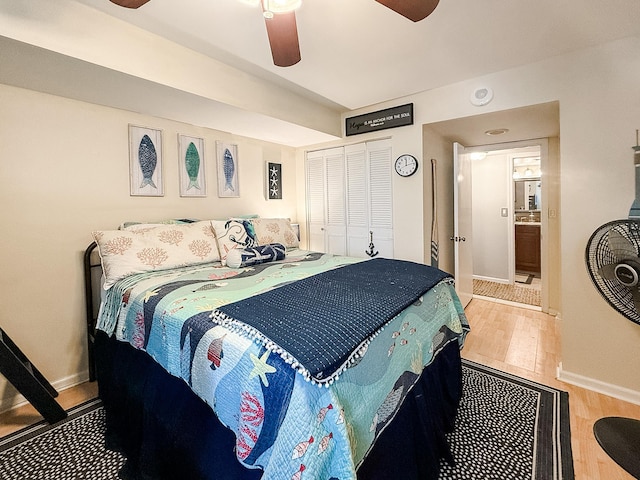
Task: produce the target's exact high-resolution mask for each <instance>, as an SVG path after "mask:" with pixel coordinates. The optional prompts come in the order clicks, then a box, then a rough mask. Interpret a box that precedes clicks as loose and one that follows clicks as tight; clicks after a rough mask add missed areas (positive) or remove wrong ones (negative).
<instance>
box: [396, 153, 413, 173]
mask: <svg viewBox="0 0 640 480" xmlns="http://www.w3.org/2000/svg"><path fill="white" fill-rule="evenodd" d="M395 168H396V173H397V174H398V175H400V176H401V177H410V176H411V175H413V174H414V173H416V170H418V160H417V159H416V157H414V156H413V155H409V154H406V153H405V154H404V155H400V156H399V157H398V158H397V159H396V163H395Z"/></svg>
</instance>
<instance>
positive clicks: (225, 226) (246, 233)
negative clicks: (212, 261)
mask: <svg viewBox="0 0 640 480" xmlns="http://www.w3.org/2000/svg"><path fill="white" fill-rule="evenodd" d="M211 226H212V227H213V231H214V233H215V234H216V239H217V240H218V250H219V251H220V261H221V262H222V265H226V259H227V254H228V253H229V252H230V251H231V250H234V249H236V248H240V249H242V248H245V247H255V246H256V245H257V244H258V242H257V241H256V235H255V232H254V230H253V225H251V222H250V221H249V220H244V219H241V218H230V219H228V220H225V221H222V220H211Z"/></svg>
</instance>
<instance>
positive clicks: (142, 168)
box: [129, 125, 164, 197]
mask: <svg viewBox="0 0 640 480" xmlns="http://www.w3.org/2000/svg"><path fill="white" fill-rule="evenodd" d="M129 177H130V185H131V195H142V196H148V197H162V196H163V195H164V183H163V178H162V130H156V129H154V128H146V127H139V126H137V125H129Z"/></svg>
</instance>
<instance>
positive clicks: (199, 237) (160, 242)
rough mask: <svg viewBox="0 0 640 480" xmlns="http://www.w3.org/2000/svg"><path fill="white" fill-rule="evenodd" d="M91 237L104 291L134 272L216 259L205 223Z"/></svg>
mask: <svg viewBox="0 0 640 480" xmlns="http://www.w3.org/2000/svg"><path fill="white" fill-rule="evenodd" d="M93 238H94V239H95V241H96V243H97V244H98V250H99V252H100V259H101V261H102V270H103V272H104V276H105V284H104V288H105V290H106V289H109V288H111V286H112V285H113V284H114V283H115V282H117V281H118V280H120V279H122V278H124V277H126V276H128V275H132V274H134V273H141V272H147V271H155V270H166V269H169V268H176V267H184V266H188V265H198V264H201V263H207V262H216V261H218V260H220V254H219V252H218V246H217V244H216V240H215V236H214V234H213V230H212V228H211V222H209V221H202V222H195V223H188V224H182V225H162V226H157V227H154V228H144V229H141V230H104V231H97V232H93Z"/></svg>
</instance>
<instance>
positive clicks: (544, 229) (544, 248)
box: [465, 138, 549, 313]
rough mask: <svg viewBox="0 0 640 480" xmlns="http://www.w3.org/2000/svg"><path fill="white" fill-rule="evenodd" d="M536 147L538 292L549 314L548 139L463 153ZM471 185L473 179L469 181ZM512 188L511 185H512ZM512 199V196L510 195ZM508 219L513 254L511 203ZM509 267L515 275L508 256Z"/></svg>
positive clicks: (523, 141)
mask: <svg viewBox="0 0 640 480" xmlns="http://www.w3.org/2000/svg"><path fill="white" fill-rule="evenodd" d="M532 146H537V147H539V148H540V169H541V175H540V180H541V181H542V185H543V187H542V196H541V197H542V198H541V207H542V208H541V209H540V276H541V290H540V301H541V310H542V311H543V312H545V313H548V312H549V251H548V249H549V247H548V242H547V239H548V238H549V233H548V231H549V221H548V220H549V216H548V209H547V206H548V205H549V201H548V200H549V187H548V185H549V178H548V176H547V174H546V173H545V172H547V171H548V162H549V139H547V138H534V139H530V140H519V141H515V142H503V143H491V144H485V145H477V146H473V147H465V153H471V152H493V151H498V150H510V149H513V148H523V147H532ZM471 181H472V183H473V178H472V179H471ZM545 185H546V187H545ZM512 188H513V185H512ZM512 197H513V195H512ZM509 217H510V225H511V227H510V231H511V235H510V239H509V241H510V247H509V250H510V251H511V252H512V253H513V252H515V220H514V211H513V202H512V203H511V205H510V207H509ZM510 262H512V265H510V267H509V269H510V271H511V269H512V268H513V272H514V273H515V256H514V255H510Z"/></svg>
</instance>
